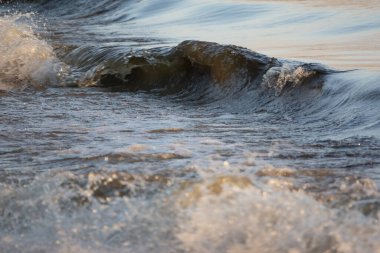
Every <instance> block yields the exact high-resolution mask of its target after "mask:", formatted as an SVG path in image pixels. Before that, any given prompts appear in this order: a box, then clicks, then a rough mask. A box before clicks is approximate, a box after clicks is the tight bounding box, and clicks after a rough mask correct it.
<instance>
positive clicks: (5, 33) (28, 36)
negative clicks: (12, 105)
mask: <svg viewBox="0 0 380 253" xmlns="http://www.w3.org/2000/svg"><path fill="white" fill-rule="evenodd" d="M31 20H32V14H8V15H5V16H2V17H0V90H10V89H23V88H25V87H27V86H34V87H43V86H46V85H58V84H59V82H60V75H61V74H62V73H63V68H64V65H63V64H62V63H60V62H59V61H58V60H57V58H56V57H55V54H54V52H53V49H52V47H51V46H50V45H49V44H48V43H47V42H46V41H44V40H42V39H39V38H38V37H37V36H36V34H35V32H34V31H33V25H31V22H32V21H31Z"/></svg>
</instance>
